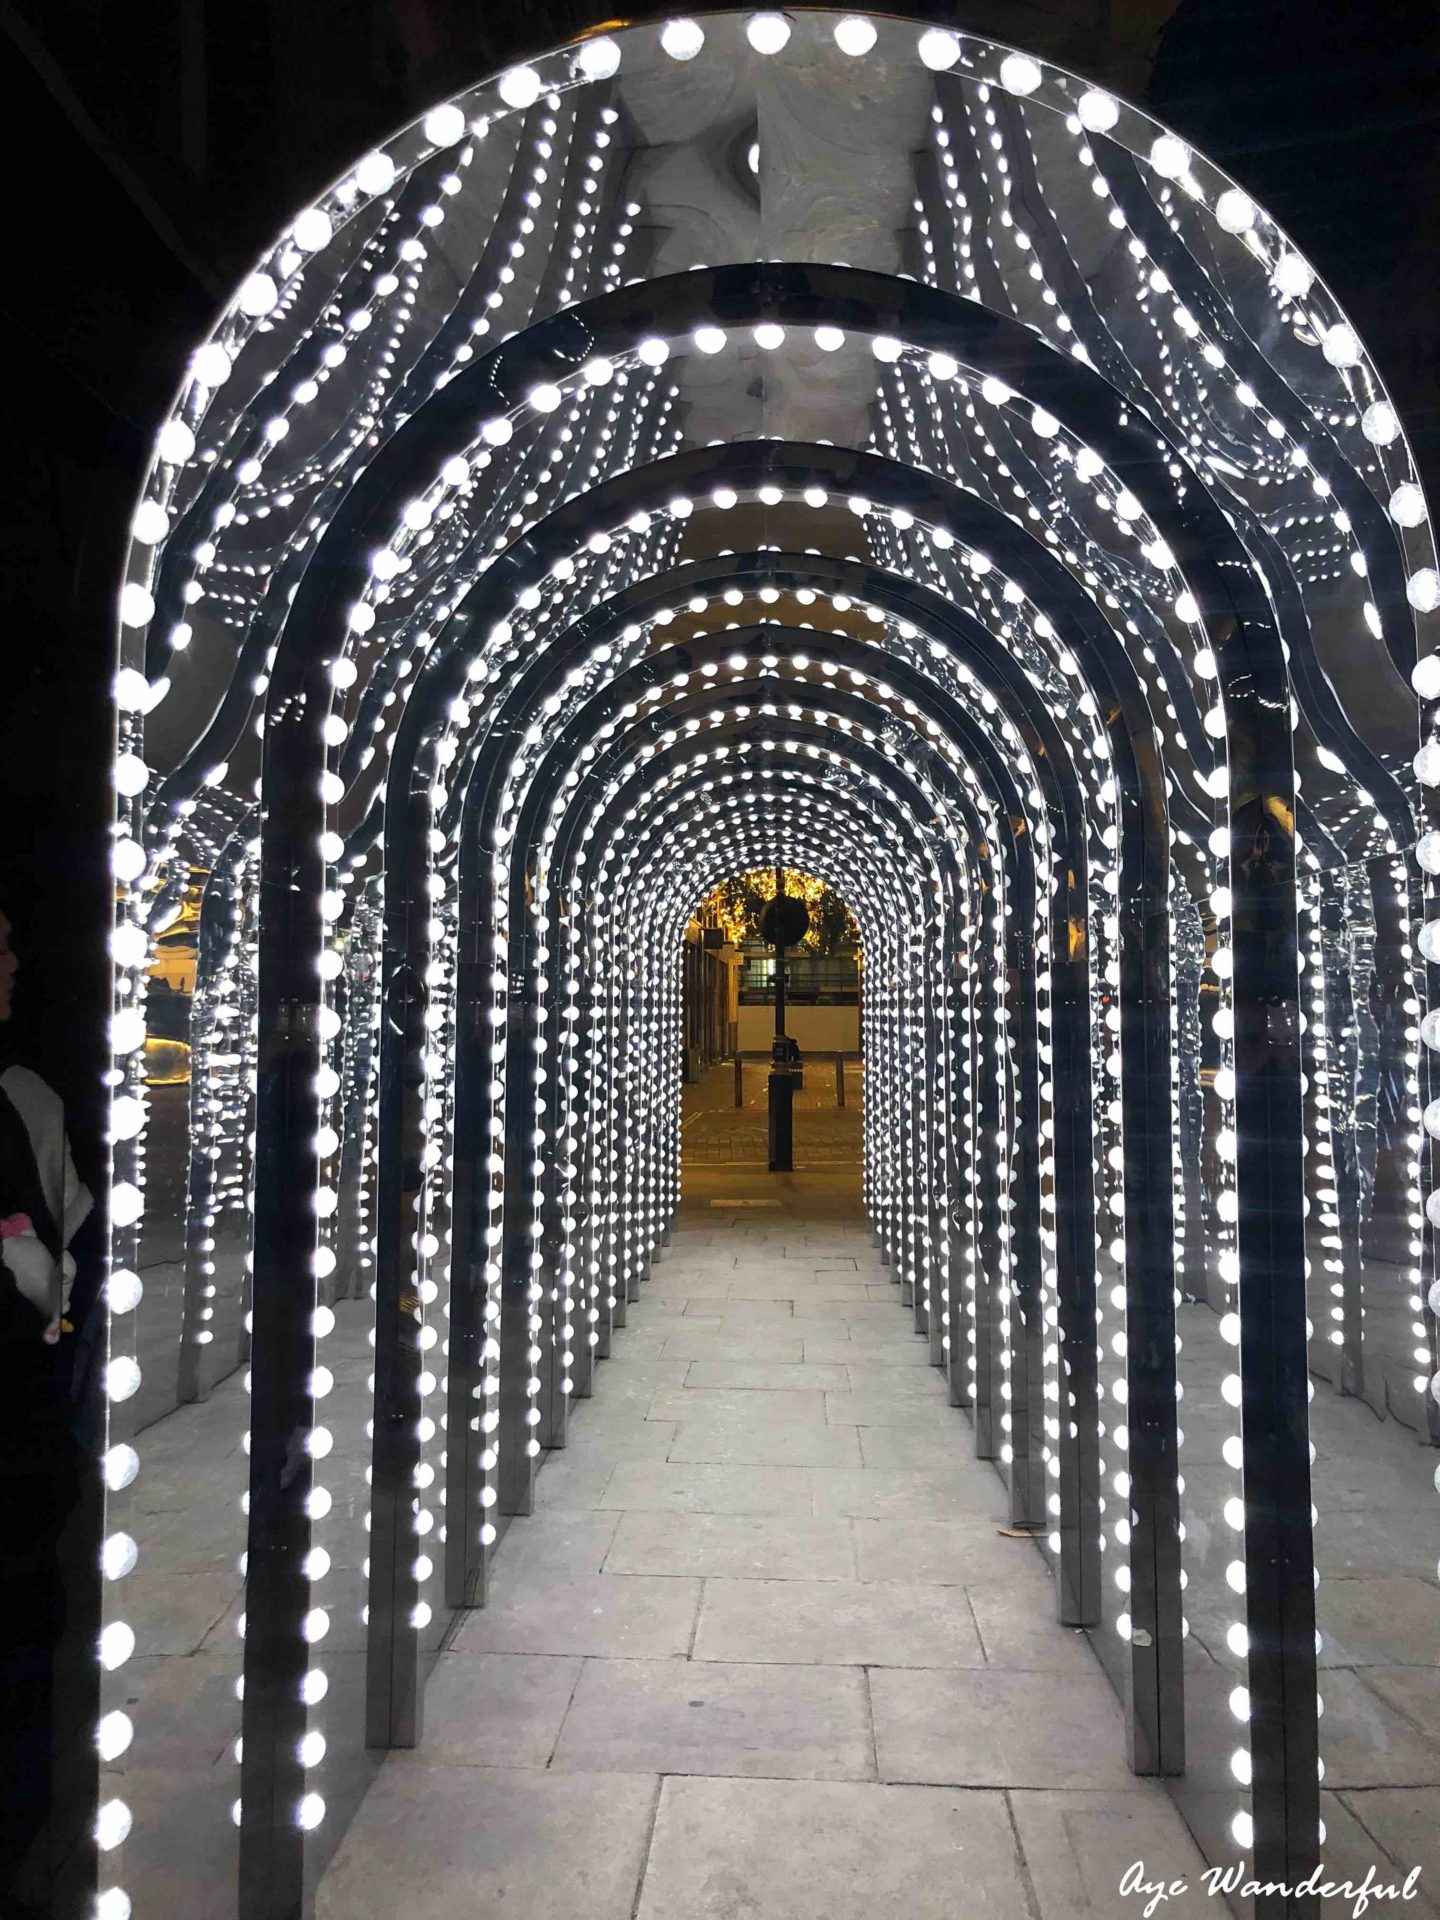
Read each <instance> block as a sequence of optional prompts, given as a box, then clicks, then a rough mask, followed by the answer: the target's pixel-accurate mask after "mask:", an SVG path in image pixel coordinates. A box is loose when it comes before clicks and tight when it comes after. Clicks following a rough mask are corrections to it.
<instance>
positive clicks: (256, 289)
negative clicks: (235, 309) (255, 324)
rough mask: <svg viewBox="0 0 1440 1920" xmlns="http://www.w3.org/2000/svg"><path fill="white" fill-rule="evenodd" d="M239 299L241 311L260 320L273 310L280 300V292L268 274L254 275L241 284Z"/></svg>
mask: <svg viewBox="0 0 1440 1920" xmlns="http://www.w3.org/2000/svg"><path fill="white" fill-rule="evenodd" d="M237 298H238V304H239V307H240V311H241V312H242V313H248V314H249V315H250V316H251V318H252V319H256V320H258V319H261V318H263V316H264V315H265V314H267V313H269V312H270V311H271V310H272V309H273V307H274V306H275V303H276V301H277V300H279V298H280V290H279V288H278V287H277V286H276V285H275V282H274V280H273V279H272V278H271V276H270V275H269V274H268V273H252V274H251V275H250V277H249V278H248V279H247V280H243V281H242V282H241V283H240V292H239V295H238V297H237Z"/></svg>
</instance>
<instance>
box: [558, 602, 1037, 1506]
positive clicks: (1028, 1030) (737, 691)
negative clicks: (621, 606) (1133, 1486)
mask: <svg viewBox="0 0 1440 1920" xmlns="http://www.w3.org/2000/svg"><path fill="white" fill-rule="evenodd" d="M727 641H728V643H729V644H730V645H732V646H733V644H735V635H734V634H730V635H728V636H715V639H714V642H713V643H712V645H713V650H714V651H715V652H716V653H719V652H721V650H722V649H723V648H724V647H725V646H726V644H727ZM677 651H678V650H677ZM686 651H689V649H687V650H686ZM855 652H856V653H857V654H858V652H859V649H858V646H857V647H856V648H855ZM793 684H794V683H792V682H789V681H786V680H785V679H783V678H781V677H780V676H778V675H777V676H776V677H775V679H774V680H773V681H767V680H751V681H748V682H733V683H731V684H729V685H728V686H727V687H726V688H724V689H720V688H715V689H702V690H700V691H698V692H696V693H695V694H694V695H693V697H692V698H689V699H685V700H682V701H678V702H676V703H675V708H674V709H673V711H674V712H675V716H676V717H677V718H678V717H680V714H681V713H683V712H684V711H685V710H686V709H692V708H693V709H707V710H708V709H711V708H713V707H714V706H715V705H716V703H717V699H719V698H722V697H723V696H724V695H726V694H728V695H729V696H730V698H731V699H732V700H734V699H742V700H743V699H746V698H750V697H753V698H754V699H755V700H757V701H759V700H762V699H763V698H764V696H765V693H766V692H767V690H768V691H770V692H771V693H772V695H773V691H774V689H775V688H776V687H782V688H783V687H785V686H787V685H793ZM802 684H804V685H805V686H806V688H807V692H806V695H805V698H806V699H807V700H808V701H809V703H810V704H811V705H812V706H813V707H814V709H815V710H816V712H817V713H818V712H819V711H820V710H822V709H824V710H827V711H833V712H835V713H837V714H848V715H849V716H850V718H851V720H852V723H853V724H860V723H861V722H860V716H861V715H864V714H868V713H873V711H874V708H873V707H872V706H871V704H870V702H868V701H865V700H860V699H857V698H856V697H855V696H853V695H849V694H847V693H845V692H843V691H837V690H834V689H829V688H826V687H824V686H823V685H821V686H819V687H815V686H812V685H810V683H802ZM608 693H609V690H608V689H607V695H608ZM596 704H598V700H597V703H596ZM735 724H736V726H737V727H738V728H747V729H748V728H749V727H751V725H752V721H751V720H747V721H740V722H736V723H735ZM753 724H759V725H762V727H763V723H753ZM957 728H958V723H957ZM784 730H785V732H786V733H787V735H791V736H794V737H800V736H802V735H803V736H809V735H810V734H811V733H812V731H813V729H812V727H811V726H810V724H809V723H800V722H796V721H794V720H787V721H786V722H785V723H784ZM574 731H579V727H578V725H577V726H576V727H575V728H574ZM716 731H717V730H716V729H714V728H711V729H709V730H708V731H707V732H706V733H705V734H703V735H701V736H700V737H701V738H705V739H709V738H712V737H713V736H714V734H715V732H716ZM718 731H720V732H722V733H723V732H726V731H727V729H726V728H725V727H722V728H720V729H719V730H718ZM816 737H817V738H818V737H820V736H818V735H817V736H816ZM962 737H966V738H967V744H969V745H970V746H971V748H972V751H974V750H975V741H976V730H975V729H974V727H973V723H972V724H971V725H970V726H968V727H967V728H966V729H965V734H964V736H962ZM567 738H568V735H567ZM827 745H828V746H829V747H830V748H831V750H833V751H841V750H842V749H841V748H840V746H839V744H838V743H837V740H836V739H833V738H832V739H829V740H827ZM628 750H629V749H628V742H626V741H623V740H622V741H621V742H620V743H619V747H618V749H617V756H616V757H618V756H619V753H623V752H627V751H628ZM683 750H684V749H683V748H678V749H677V751H681V752H683ZM843 751H845V752H847V753H848V752H854V751H857V749H856V748H855V745H854V743H853V741H850V740H847V741H846V743H845V746H844V748H843ZM932 751H933V750H932ZM990 759H991V761H992V764H991V766H990V767H989V769H988V770H989V771H990V773H991V776H992V778H994V779H998V780H1000V781H1001V782H1003V785H1002V788H1001V793H1002V804H1001V807H1000V818H1001V819H1002V820H1003V821H1005V823H1006V824H1005V825H1004V826H1002V829H1001V836H1002V842H1004V843H1006V844H1007V865H1008V871H1009V875H1010V880H1009V884H1010V887H1011V889H1018V890H1019V894H1020V895H1021V896H1022V897H1028V898H1030V899H1033V897H1034V882H1033V875H1032V872H1031V862H1030V859H1029V857H1028V856H1029V846H1028V838H1027V837H1026V836H1025V835H1023V834H1022V833H1019V832H1017V831H1016V829H1015V828H1014V827H1013V826H1011V825H1010V824H1009V822H1010V821H1011V820H1012V819H1020V818H1022V817H1023V815H1022V814H1021V811H1020V800H1019V794H1018V790H1017V789H1015V788H1014V786H1013V783H1011V782H1009V779H1008V774H1007V773H1006V770H1005V769H1004V768H1003V766H1002V765H1000V764H999V762H998V759H996V757H995V756H993V755H991V756H990ZM941 765H942V766H943V765H944V763H943V762H941ZM590 777H591V778H601V777H603V770H602V769H597V770H596V772H595V773H594V774H593V775H592V776H590ZM645 777H646V770H645V769H643V768H642V769H641V770H640V771H639V772H638V773H637V774H636V775H634V776H632V778H638V779H644V778H645ZM944 777H945V778H946V779H947V780H952V779H953V775H951V774H950V771H949V769H948V768H945V772H944ZM1007 787H1008V793H1007V792H1006V791H1005V789H1006V788H1007ZM540 800H543V795H542V796H540ZM537 804H539V802H538V801H537ZM616 804H618V800H617V803H616ZM958 804H959V805H960V806H961V807H962V809H963V811H964V812H965V813H966V814H967V815H968V816H969V822H970V834H971V837H972V839H975V840H978V839H980V838H981V833H982V830H981V828H980V823H979V821H978V818H977V817H976V816H975V815H974V812H973V805H972V803H971V802H970V800H969V797H968V795H964V794H963V790H961V798H960V799H959V802H958ZM531 814H532V817H533V807H532V809H531ZM531 844H532V841H531V839H530V836H529V835H528V834H522V835H521V836H520V845H521V847H522V849H525V848H528V847H529V846H530V845H531ZM1012 924H1013V923H1012ZM1022 938H1023V936H1022ZM1019 944H1020V942H1019V941H1017V940H1015V939H1013V938H1012V965H1014V966H1015V967H1016V968H1018V969H1021V972H1020V978H1021V979H1022V980H1023V981H1025V982H1026V983H1027V984H1026V990H1025V991H1024V993H1023V994H1022V1001H1021V1006H1022V1012H1021V1016H1020V1017H1021V1030H1022V1035H1023V1036H1025V1042H1024V1044H1025V1046H1026V1047H1027V1048H1028V1055H1029V1057H1028V1062H1027V1064H1028V1065H1029V1067H1030V1068H1031V1069H1032V1072H1031V1073H1029V1074H1028V1075H1025V1074H1023V1072H1022V1084H1024V1081H1025V1079H1029V1080H1030V1081H1032V1082H1033V1079H1034V1075H1033V1065H1034V1051H1033V1050H1034V1020H1033V1013H1034V980H1033V969H1030V970H1029V971H1028V973H1026V972H1025V971H1024V970H1023V967H1022V957H1021V956H1020V954H1018V953H1017V952H1016V948H1017V947H1018V946H1019ZM930 1045H931V1057H934V1055H935V1052H936V1051H937V1050H938V1043H937V1042H936V1041H935V1040H934V1037H933V1036H931V1042H930ZM1037 1180H1038V1175H1037ZM1038 1197H1039V1196H1038V1185H1037V1189H1036V1192H1035V1195H1034V1198H1035V1202H1036V1204H1035V1207H1034V1209H1033V1213H1034V1227H1035V1230H1036V1232H1037V1233H1038V1225H1039V1208H1038ZM1033 1253H1034V1256H1035V1262H1034V1264H1035V1266H1036V1272H1035V1273H1034V1275H1033V1276H1032V1279H1033V1285H1034V1287H1036V1288H1038V1253H1039V1247H1038V1240H1037V1241H1036V1243H1035V1246H1034V1248H1033ZM1026 1298H1027V1299H1028V1298H1029V1294H1028V1293H1027V1295H1026ZM920 1304H921V1298H920V1296H917V1300H916V1308H917V1315H918V1313H919V1311H920ZM1032 1324H1033V1322H1032ZM1027 1378H1028V1375H1027ZM1026 1512H1027V1515H1028V1505H1027V1506H1026Z"/></svg>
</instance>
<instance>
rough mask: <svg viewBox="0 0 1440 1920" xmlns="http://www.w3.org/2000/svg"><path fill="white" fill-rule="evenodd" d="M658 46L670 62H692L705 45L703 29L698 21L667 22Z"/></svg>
mask: <svg viewBox="0 0 1440 1920" xmlns="http://www.w3.org/2000/svg"><path fill="white" fill-rule="evenodd" d="M660 45H661V46H662V47H663V48H664V50H665V52H666V53H668V54H669V56H670V58H671V59H672V60H693V59H694V58H695V56H696V54H697V53H699V52H700V50H701V48H702V47H703V46H704V45H705V33H704V29H703V28H702V27H701V25H700V23H699V21H698V20H667V21H666V22H665V25H664V26H663V27H662V28H661V30H660Z"/></svg>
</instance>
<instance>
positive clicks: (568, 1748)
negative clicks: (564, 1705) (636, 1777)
mask: <svg viewBox="0 0 1440 1920" xmlns="http://www.w3.org/2000/svg"><path fill="white" fill-rule="evenodd" d="M552 1766H553V1767H554V1768H556V1769H559V1768H574V1769H577V1770H579V1771H582V1772H597V1771H609V1770H614V1771H615V1772H618V1773H636V1772H644V1773H667V1774H668V1773H702V1774H732V1775H733V1774H742V1775H747V1776H755V1775H765V1776H767V1777H768V1778H771V1779H802V1780H805V1779H820V1780H865V1779H873V1778H874V1776H875V1759H874V1749H873V1746H872V1742H871V1737H870V1713H869V1705H868V1702H867V1699H866V1693H865V1676H864V1675H863V1673H860V1672H857V1671H855V1670H853V1669H850V1668H845V1667H816V1666H788V1667H786V1666H754V1665H744V1664H729V1663H723V1662H719V1661H711V1660H688V1661H668V1660H662V1661H655V1660H591V1661H587V1662H586V1666H585V1671H584V1672H583V1673H582V1674H581V1676H580V1682H579V1685H578V1686H577V1687H576V1689H575V1697H574V1699H573V1701H572V1702H571V1704H570V1711H569V1713H568V1715H567V1716H566V1720H565V1725H564V1728H563V1729H562V1731H561V1734H560V1741H559V1744H558V1746H557V1747H556V1749H555V1757H554V1760H553V1762H552Z"/></svg>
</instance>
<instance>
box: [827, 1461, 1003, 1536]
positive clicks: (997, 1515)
mask: <svg viewBox="0 0 1440 1920" xmlns="http://www.w3.org/2000/svg"><path fill="white" fill-rule="evenodd" d="M810 1487H811V1494H812V1498H813V1500H814V1511H815V1512H816V1514H819V1515H824V1514H833V1515H845V1516H848V1517H849V1518H850V1519H852V1520H897V1521H899V1522H901V1523H902V1524H905V1525H910V1524H913V1523H914V1522H916V1521H921V1520H976V1521H983V1522H987V1523H990V1524H993V1525H995V1526H1003V1525H1004V1524H1005V1514H1006V1499H1005V1489H1004V1488H1003V1487H1002V1486H1001V1485H1000V1482H999V1481H998V1480H997V1479H996V1478H995V1476H994V1475H993V1474H991V1475H989V1476H988V1480H987V1478H986V1477H982V1476H980V1475H978V1474H958V1473H943V1472H939V1471H936V1470H935V1469H933V1468H931V1469H929V1470H926V1469H923V1468H919V1467H832V1468H829V1469H823V1468H817V1469H816V1470H815V1472H814V1473H813V1474H812V1475H811V1480H810Z"/></svg>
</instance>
